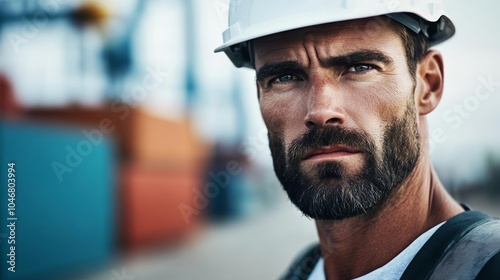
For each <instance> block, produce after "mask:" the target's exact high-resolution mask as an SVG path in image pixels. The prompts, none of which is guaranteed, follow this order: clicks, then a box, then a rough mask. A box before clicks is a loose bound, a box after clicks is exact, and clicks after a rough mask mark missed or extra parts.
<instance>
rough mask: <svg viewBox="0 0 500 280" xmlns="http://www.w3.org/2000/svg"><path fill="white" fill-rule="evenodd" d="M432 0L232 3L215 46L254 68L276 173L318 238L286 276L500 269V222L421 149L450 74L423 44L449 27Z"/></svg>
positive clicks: (417, 275) (457, 275)
mask: <svg viewBox="0 0 500 280" xmlns="http://www.w3.org/2000/svg"><path fill="white" fill-rule="evenodd" d="M431 2H433V3H430V2H429V1H420V2H418V1H399V2H397V1H391V3H385V2H384V1H351V2H349V1H333V0H331V1H326V0H313V1H284V0H280V1H278V0H273V1H264V0H254V1H249V0H245V1H233V2H231V3H230V11H229V20H230V26H229V28H228V30H226V32H225V33H224V41H225V42H224V45H222V46H221V47H219V48H218V49H217V50H216V51H224V52H225V53H226V54H227V55H228V57H229V58H230V59H231V60H232V61H233V63H234V64H235V65H236V66H237V67H241V66H244V67H250V68H253V69H255V71H256V85H257V92H258V98H259V102H260V109H261V112H262V116H263V119H264V122H265V124H266V126H267V128H268V131H269V141H270V149H271V154H272V157H273V163H274V169H275V172H276V175H277V177H278V179H279V180H280V182H281V183H282V185H283V187H284V189H285V191H286V192H287V194H288V196H289V198H290V200H291V201H292V202H293V203H294V204H295V205H296V206H297V207H298V208H299V209H300V210H301V211H302V212H303V213H304V214H305V215H306V216H308V217H311V218H313V219H315V221H316V226H317V230H318V235H319V240H320V245H319V246H315V247H313V248H312V249H310V250H308V251H307V252H306V253H305V254H304V255H303V256H302V257H300V258H298V259H297V261H296V262H295V263H294V264H293V265H292V266H291V268H290V269H289V270H288V271H287V272H286V273H285V275H284V279H330V280H331V279H353V278H358V277H360V278H359V279H400V278H401V279H474V278H476V277H477V278H478V279H499V277H500V276H499V275H500V274H499V273H500V270H499V269H498V267H499V265H500V253H499V252H500V222H498V221H497V220H495V219H494V218H491V217H489V216H487V215H485V214H482V213H480V212H477V211H469V210H470V209H468V208H467V207H466V206H465V205H464V206H461V205H460V204H458V203H457V202H456V201H454V200H453V198H452V197H451V196H450V195H449V194H448V193H447V192H446V190H445V188H444V187H443V185H442V184H441V182H440V181H439V178H438V177H437V175H436V173H435V172H434V170H433V168H432V165H431V162H430V159H429V149H428V143H427V139H428V125H427V121H426V115H427V114H429V113H430V112H431V111H433V110H434V109H435V108H436V106H437V105H438V103H439V101H440V99H441V95H442V92H443V86H444V79H443V76H444V64H443V58H442V56H441V54H440V53H439V52H437V51H434V50H429V46H432V45H435V44H437V43H440V42H442V41H444V40H446V39H448V38H450V37H451V36H452V35H453V34H454V32H455V29H454V26H453V24H452V22H451V21H450V20H449V19H448V18H447V17H446V16H445V15H444V14H443V13H442V12H441V11H440V10H439V9H440V8H441V6H442V5H440V4H439V3H434V2H437V1H431ZM495 276H496V277H495Z"/></svg>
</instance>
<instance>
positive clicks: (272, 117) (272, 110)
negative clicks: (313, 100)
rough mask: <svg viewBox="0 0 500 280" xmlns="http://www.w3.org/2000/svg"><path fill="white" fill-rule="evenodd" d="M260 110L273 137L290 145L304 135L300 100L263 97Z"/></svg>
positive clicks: (282, 97) (271, 96)
mask: <svg viewBox="0 0 500 280" xmlns="http://www.w3.org/2000/svg"><path fill="white" fill-rule="evenodd" d="M259 102H260V110H261V113H262V118H263V119H264V123H265V124H266V127H267V129H268V131H269V133H270V134H271V136H272V137H279V138H281V139H283V140H284V141H285V143H290V142H291V141H292V140H293V139H295V138H297V137H298V135H300V134H301V133H304V131H305V130H304V129H305V125H304V116H305V115H304V114H303V112H302V111H303V108H301V107H300V104H301V102H300V100H298V99H297V98H291V97H286V96H278V95H268V96H266V95H261V97H260V100H259Z"/></svg>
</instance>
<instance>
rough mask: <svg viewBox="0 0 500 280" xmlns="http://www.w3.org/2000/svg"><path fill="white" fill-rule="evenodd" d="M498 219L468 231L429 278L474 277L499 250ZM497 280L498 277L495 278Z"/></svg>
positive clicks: (499, 230) (499, 229) (432, 279)
mask: <svg viewBox="0 0 500 280" xmlns="http://www.w3.org/2000/svg"><path fill="white" fill-rule="evenodd" d="M499 233H500V221H499V220H491V221H488V222H486V223H484V224H481V225H479V226H477V227H476V228H474V229H473V230H471V231H469V233H467V235H465V236H464V237H463V238H462V239H460V241H458V243H457V244H456V245H455V246H453V248H452V249H451V250H450V251H449V252H448V253H447V254H446V256H445V257H444V258H443V259H442V260H441V261H440V262H439V264H438V265H437V266H436V269H435V270H434V271H433V272H432V275H431V277H430V280H439V279H443V278H444V277H446V278H447V279H474V278H476V276H477V275H478V274H479V271H481V269H482V268H483V266H484V265H485V264H486V263H487V262H488V261H489V260H490V259H491V258H492V257H493V256H495V255H496V254H497V253H498V252H500V234H499ZM495 279H496V280H498V277H497V278H495Z"/></svg>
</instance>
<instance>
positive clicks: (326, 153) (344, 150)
mask: <svg viewBox="0 0 500 280" xmlns="http://www.w3.org/2000/svg"><path fill="white" fill-rule="evenodd" d="M358 153H360V151H358V150H356V149H353V148H351V147H348V146H344V145H334V146H328V147H321V148H316V149H312V150H310V151H308V152H307V153H306V154H305V155H304V157H303V158H302V160H308V159H321V158H332V157H341V156H347V155H353V154H358Z"/></svg>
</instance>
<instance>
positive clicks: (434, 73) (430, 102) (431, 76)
mask: <svg viewBox="0 0 500 280" xmlns="http://www.w3.org/2000/svg"><path fill="white" fill-rule="evenodd" d="M416 75H417V79H416V82H417V85H416V88H415V90H416V92H415V99H416V100H415V101H416V103H415V104H417V109H418V113H419V114H420V115H426V114H428V113H430V112H432V111H433V110H434V109H435V108H436V107H437V105H438V104H439V101H440V100H441V96H442V95H443V87H444V67H443V57H442V56H441V54H440V53H439V52H437V51H434V50H430V51H428V52H427V53H426V54H425V56H424V57H423V58H422V59H421V60H420V62H419V63H418V64H417V70H416Z"/></svg>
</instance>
